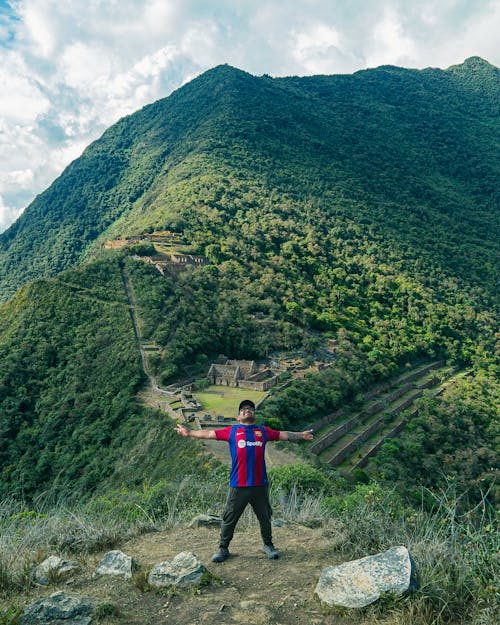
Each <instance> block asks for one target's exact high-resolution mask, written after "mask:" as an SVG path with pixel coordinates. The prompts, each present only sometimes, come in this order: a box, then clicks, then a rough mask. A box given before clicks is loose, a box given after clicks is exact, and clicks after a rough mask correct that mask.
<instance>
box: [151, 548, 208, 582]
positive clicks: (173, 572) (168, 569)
mask: <svg viewBox="0 0 500 625" xmlns="http://www.w3.org/2000/svg"><path fill="white" fill-rule="evenodd" d="M206 570H207V569H206V567H205V565H204V564H203V563H202V562H201V561H200V560H198V558H197V557H196V556H195V554H194V553H191V552H189V551H183V552H182V553H178V554H177V555H176V556H175V558H174V559H173V560H167V561H166V562H160V563H159V564H155V565H154V566H153V568H152V569H151V572H150V573H149V577H148V582H149V584H150V585H151V586H156V587H161V588H165V587H170V586H177V587H179V588H185V587H187V586H193V585H196V584H199V583H200V581H201V578H202V576H203V573H205V572H206Z"/></svg>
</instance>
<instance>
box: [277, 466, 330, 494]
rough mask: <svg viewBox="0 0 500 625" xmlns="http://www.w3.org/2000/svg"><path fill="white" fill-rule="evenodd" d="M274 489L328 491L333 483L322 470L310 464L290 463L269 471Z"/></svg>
mask: <svg viewBox="0 0 500 625" xmlns="http://www.w3.org/2000/svg"><path fill="white" fill-rule="evenodd" d="M268 474H269V479H270V482H271V483H272V486H273V488H274V489H281V490H284V491H288V492H289V491H291V490H292V489H293V488H295V489H297V491H299V492H308V491H327V490H328V489H329V488H330V487H331V484H330V482H329V481H328V479H327V477H326V476H325V475H324V473H323V472H322V471H320V470H319V469H316V468H314V467H312V466H310V465H308V464H289V465H284V466H281V467H272V468H270V469H269V471H268Z"/></svg>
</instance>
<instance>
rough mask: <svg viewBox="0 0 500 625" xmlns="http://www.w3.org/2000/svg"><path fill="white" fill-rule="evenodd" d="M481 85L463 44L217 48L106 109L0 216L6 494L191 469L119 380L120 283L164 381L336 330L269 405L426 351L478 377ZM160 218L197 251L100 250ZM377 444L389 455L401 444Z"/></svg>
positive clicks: (127, 382) (489, 74)
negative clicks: (142, 94)
mask: <svg viewBox="0 0 500 625" xmlns="http://www.w3.org/2000/svg"><path fill="white" fill-rule="evenodd" d="M497 102H498V69H497V68H495V67H493V66H491V65H489V64H488V63H487V62H485V61H483V60H481V59H478V58H473V59H469V60H467V61H466V62H465V63H464V64H462V65H459V66H454V67H452V68H449V69H448V70H446V71H442V70H437V69H428V70H423V71H416V70H406V69H401V68H396V67H381V68H377V69H374V70H367V71H363V72H357V73H356V74H354V75H352V76H316V77H310V78H279V79H273V78H270V77H268V76H263V77H254V76H251V75H249V74H246V73H245V72H242V71H240V70H236V69H234V68H232V67H229V66H220V67H217V68H215V69H213V70H211V71H209V72H206V73H205V74H203V75H202V76H200V77H199V78H197V79H195V80H194V81H192V82H191V83H189V84H187V85H185V86H184V87H182V88H181V89H179V90H178V91H177V92H175V93H174V94H172V95H171V96H170V97H169V98H166V99H164V100H161V101H159V102H156V103H154V104H152V105H150V106H148V107H145V108H144V109H142V110H141V111H139V112H137V113H135V114H134V115H131V116H129V117H127V118H124V119H123V120H121V121H120V122H118V123H117V124H115V125H114V126H113V127H111V128H110V129H109V130H108V131H107V132H106V133H105V134H104V135H103V137H102V138H101V139H100V140H98V141H96V142H95V143H94V144H92V145H91V146H90V147H89V148H88V149H87V150H86V151H85V153H84V154H83V155H82V157H81V158H80V159H77V160H76V161H75V162H74V163H72V164H71V165H70V166H69V167H68V168H67V169H66V170H65V171H64V172H63V174H62V175H61V176H60V178H59V179H58V180H57V181H56V182H54V184H53V185H52V186H51V187H50V188H49V189H47V190H46V191H45V192H44V193H42V194H41V195H40V196H39V197H38V198H37V199H36V200H35V201H34V202H33V203H32V205H31V206H30V207H28V208H27V209H26V211H25V213H24V214H23V215H22V216H21V218H20V219H19V220H18V221H17V222H16V223H15V224H14V225H13V226H12V227H11V228H10V229H9V230H8V231H6V232H5V233H4V234H3V235H1V237H0V268H1V280H2V291H1V292H2V297H3V298H4V299H6V300H7V298H9V297H11V296H12V297H11V299H9V300H8V301H6V302H5V303H4V304H3V305H2V308H1V313H0V361H1V362H2V368H1V369H0V432H1V434H2V436H1V437H0V472H1V475H2V481H1V486H0V488H1V490H2V492H4V493H12V492H15V493H17V494H24V495H25V496H34V495H35V494H36V493H37V492H40V490H42V489H43V488H45V487H46V486H47V485H48V484H53V483H54V481H57V480H58V481H59V482H60V483H61V484H62V485H63V486H62V487H64V488H67V489H73V490H74V489H80V490H81V491H82V492H85V491H87V492H88V491H89V490H90V489H92V488H94V487H95V486H96V485H98V484H100V483H102V482H103V480H110V481H112V482H113V483H115V484H117V483H120V482H121V481H127V482H132V483H140V482H141V480H143V479H145V477H146V476H148V477H151V475H152V476H153V477H154V476H156V475H166V476H169V477H172V476H173V475H174V474H175V475H176V479H177V478H178V477H179V475H181V474H182V472H183V471H184V472H190V471H196V470H200V471H206V467H205V468H203V467H201V464H202V463H203V461H202V460H201V459H200V460H199V463H201V464H200V467H199V468H198V469H197V465H196V462H191V458H187V457H184V456H182V449H181V448H179V447H178V446H175V445H174V444H173V443H172V441H171V436H172V434H168V427H169V426H167V425H166V422H165V416H164V415H159V414H157V413H155V412H154V411H152V410H151V409H148V408H146V407H144V406H142V405H138V404H137V402H136V393H137V391H138V389H140V388H141V385H142V384H143V383H144V381H145V376H144V372H143V371H142V369H141V362H140V353H139V349H138V345H137V337H136V336H135V334H134V327H133V324H132V320H131V317H130V306H131V302H130V299H129V295H130V294H129V293H128V292H127V288H126V284H129V285H130V292H131V293H132V295H133V298H134V306H135V307H136V309H137V312H138V315H139V317H140V332H141V337H140V339H141V340H144V341H150V342H151V343H152V344H154V345H155V346H156V347H157V351H156V353H155V355H154V357H152V358H151V359H150V366H151V367H152V369H153V372H152V373H153V374H154V375H155V376H156V377H157V379H158V381H159V382H160V383H161V384H168V383H170V382H173V381H175V380H178V379H182V378H184V377H186V376H187V375H190V374H191V373H193V372H197V373H202V372H203V371H205V373H206V368H207V365H208V363H209V362H210V359H211V358H213V357H215V356H217V355H218V354H225V355H226V356H228V357H230V358H231V357H232V358H255V359H264V358H268V357H271V356H276V355H279V354H286V353H291V352H293V351H294V350H301V351H302V352H303V353H306V354H309V356H310V358H311V359H314V358H315V356H316V355H317V353H318V352H320V351H321V349H322V347H323V346H324V344H325V342H326V341H332V342H333V345H334V349H335V365H334V366H332V367H330V368H328V369H326V370H325V371H323V372H320V373H318V374H316V375H312V376H310V377H309V378H308V379H306V380H302V381H296V382H294V383H293V384H292V385H291V386H290V387H288V388H287V389H285V390H284V391H283V392H282V393H281V394H277V395H276V396H274V397H273V398H272V399H271V400H269V402H268V403H267V404H264V408H263V411H264V412H263V414H264V416H265V418H266V419H268V420H273V421H272V423H274V424H276V425H280V426H286V427H288V426H293V425H294V424H298V423H301V424H302V423H307V422H310V421H312V420H314V419H316V418H318V417H320V416H321V415H323V414H325V413H327V412H328V411H331V410H334V409H336V408H338V407H339V406H341V405H342V404H343V403H344V402H349V401H355V399H356V396H357V395H358V394H359V393H361V392H362V391H363V389H364V388H366V386H367V385H370V384H376V383H377V382H378V381H380V380H382V379H384V378H387V377H388V376H390V375H393V374H396V372H397V371H398V370H400V369H401V368H404V366H405V365H406V364H411V363H415V362H419V361H424V360H426V359H430V358H437V357H439V358H442V359H444V360H446V361H448V362H449V363H450V364H452V365H455V366H459V367H472V369H473V371H474V373H475V375H476V376H477V377H478V379H479V378H480V382H477V384H478V385H479V386H481V385H484V386H485V387H486V386H487V387H488V389H490V388H492V387H493V385H494V372H495V366H496V363H495V361H494V341H495V332H496V329H497V321H496V308H495V299H496V276H497V275H498V221H497V220H498V213H497V211H496V209H497V207H498V190H497V189H498V185H497V180H498V173H499V165H498V151H497V144H498V123H499V122H498V111H497ZM156 230H168V231H173V232H175V233H177V234H178V237H179V238H182V239H183V240H184V241H185V242H186V245H185V246H184V248H183V250H184V251H185V252H191V253H194V254H198V255H201V256H203V257H204V258H205V259H206V260H207V262H206V264H203V265H202V266H199V267H196V268H194V269H192V270H187V271H184V272H180V273H178V272H172V273H168V272H167V274H166V275H161V274H160V273H159V272H158V271H157V270H156V269H155V268H154V267H153V266H151V265H147V264H146V263H141V262H139V261H137V260H135V259H134V256H133V254H134V248H130V249H128V248H125V249H122V250H108V249H104V245H105V242H106V241H108V240H109V239H112V238H116V237H120V236H122V237H123V236H129V235H133V234H141V233H146V232H152V231H156ZM135 251H138V249H137V248H136V249H135ZM147 251H148V250H147V249H146V250H145V249H143V250H142V253H145V252H147ZM149 252H151V249H149ZM34 279H35V281H33V280H34ZM27 282H28V284H25V286H23V287H22V288H20V289H19V290H17V289H18V287H19V286H20V285H22V284H23V283H27ZM471 395H472V397H473V398H474V397H475V398H476V399H477V401H484V406H480V407H479V408H478V410H479V412H478V414H480V415H482V418H483V421H484V427H483V426H481V428H478V429H477V436H475V435H474V432H472V430H471V440H472V443H471V441H468V442H469V444H471V445H472V448H482V447H486V448H487V449H490V446H492V445H493V442H492V441H493V438H492V437H493V427H490V425H491V424H492V422H493V419H494V410H493V409H492V405H494V401H493V399H492V398H493V397H494V395H493V393H489V392H488V393H486V395H485V396H486V398H487V399H480V393H472V394H471ZM462 399H463V398H462ZM473 401H475V400H473ZM464 402H465V400H464ZM464 405H466V402H465V403H464ZM464 410H465V408H464ZM429 413H430V409H429ZM270 422H271V421H270ZM415 432H416V430H415ZM418 436H420V435H419V434H418V432H417V438H418ZM458 443H459V445H461V446H463V444H464V441H463V440H462V439H460V440H458V438H457V444H458ZM447 444H448V445H450V447H451V449H452V448H453V442H450V441H447ZM436 445H439V442H436ZM474 446H476V447H474ZM190 453H191V452H190ZM421 453H422V454H423V453H426V452H425V450H422V452H421ZM429 453H431V450H429ZM391 454H392V456H391ZM398 454H400V455H401V456H403V457H402V458H399V459H398ZM192 457H193V459H194V458H196V455H193V456H192ZM485 457H486V458H487V459H488V462H490V460H489V459H490V458H492V457H493V456H491V455H490V453H489V451H488V453H487V454H486V456H485ZM382 458H383V460H384V462H385V463H386V467H385V469H384V474H385V475H389V473H390V471H388V470H387V464H388V463H390V458H392V459H395V461H399V462H401V463H403V462H404V453H403V452H402V451H401V450H400V449H396V450H395V449H393V450H392V451H391V450H389V451H387V453H386V454H385V455H384V456H383V457H382ZM485 462H486V461H485ZM459 464H460V463H459V461H457V462H456V463H455V465H454V469H453V470H454V471H459V469H460V467H459ZM407 470H408V472H411V468H408V469H407ZM488 470H489V467H487V468H485V466H483V465H481V466H479V465H478V466H477V468H474V469H471V480H479V479H482V478H481V476H483V475H486V474H487V473H488ZM402 471H403V469H402ZM393 474H394V476H397V475H402V473H399V474H398V473H397V471H394V473H393ZM436 479H437V477H436Z"/></svg>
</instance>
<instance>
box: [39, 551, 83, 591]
mask: <svg viewBox="0 0 500 625" xmlns="http://www.w3.org/2000/svg"><path fill="white" fill-rule="evenodd" d="M79 568H80V565H79V564H78V562H71V561H70V560H63V559H62V558H60V557H59V556H49V557H48V558H47V559H45V560H44V561H43V562H42V563H41V564H39V565H38V566H37V567H36V569H35V581H36V582H37V583H38V584H41V585H42V586H48V585H49V584H50V582H58V581H66V580H68V579H69V578H70V577H71V576H72V575H73V573H75V572H76V571H78V569H79Z"/></svg>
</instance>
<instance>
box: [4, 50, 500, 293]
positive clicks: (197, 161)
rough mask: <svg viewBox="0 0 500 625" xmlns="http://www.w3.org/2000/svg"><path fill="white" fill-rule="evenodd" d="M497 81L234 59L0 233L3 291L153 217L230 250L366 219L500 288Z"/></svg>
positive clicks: (219, 254)
mask: <svg viewBox="0 0 500 625" xmlns="http://www.w3.org/2000/svg"><path fill="white" fill-rule="evenodd" d="M498 87H499V71H498V69H497V68H496V67H493V66H491V65H489V64H488V63H487V62H486V61H483V60H482V59H479V58H471V59H468V60H467V61H465V62H464V63H463V64H462V65H458V66H454V67H451V68H449V69H448V70H445V71H443V70H438V69H427V70H423V71H417V70H407V69H402V68H397V67H390V66H385V67H380V68H377V69H373V70H366V71H361V72H357V73H355V74H353V75H345V76H344V75H342V76H314V77H308V78H277V79H273V78H270V77H269V76H262V77H255V76H251V75H250V74H247V73H245V72H242V71H240V70H237V69H234V68H232V67H229V66H219V67H217V68H215V69H213V70H211V71H208V72H206V73H205V74H203V75H202V76H200V77H198V78H196V79H195V80H193V81H192V82H191V83H189V84H187V85H185V86H184V87H182V88H181V89H179V90H178V91H176V92H175V93H173V94H172V95H171V96H170V97H168V98H165V99H163V100H160V101H158V102H155V103H154V104H152V105H150V106H146V107H145V108H143V109H142V110H140V111H138V112H137V113H135V114H133V115H130V116H128V117H126V118H124V119H122V120H120V121H119V122H118V123H117V124H115V125H114V126H112V127H111V128H110V129H109V130H108V131H106V132H105V133H104V135H103V136H102V138H101V139H99V140H98V141H96V142H95V143H93V144H92V145H91V146H89V148H87V150H86V151H85V152H84V154H83V155H82V156H81V157H80V158H79V159H77V160H76V161H74V162H73V163H72V164H71V165H70V166H69V167H68V168H67V169H66V170H65V171H64V172H63V174H62V175H61V176H60V178H59V179H58V180H56V181H55V182H54V184H53V185H51V187H49V188H48V189H47V190H46V191H45V192H44V193H42V194H41V195H40V196H39V197H37V198H36V199H35V201H34V202H33V203H32V204H31V205H30V206H29V207H28V208H27V210H26V211H25V212H24V213H23V215H22V216H21V218H20V219H19V220H18V221H17V222H16V223H15V224H14V225H13V226H12V227H11V228H10V229H9V230H7V231H6V232H5V233H3V234H2V235H1V236H0V276H1V283H0V286H1V288H0V292H1V294H2V295H1V297H2V299H6V298H8V297H9V296H11V295H13V293H14V292H15V290H16V289H17V288H18V287H19V286H21V284H23V283H25V282H26V281H29V280H32V279H34V278H38V277H46V276H50V275H54V274H56V273H58V272H59V271H61V270H62V269H65V268H67V267H71V266H72V265H74V264H75V263H78V262H80V261H81V260H82V259H83V258H84V257H85V256H86V255H87V254H88V253H89V251H90V250H91V248H92V247H95V242H96V239H98V238H99V237H101V236H105V237H109V236H111V234H113V235H114V234H117V233H119V234H126V233H130V232H141V231H143V230H145V229H148V228H151V227H153V228H158V227H160V228H167V229H176V230H182V231H183V232H184V233H185V235H186V236H187V238H188V239H189V240H190V241H191V242H192V244H193V248H195V249H197V250H198V251H202V252H206V253H208V254H209V255H210V256H211V257H213V258H215V259H216V260H222V259H228V258H231V257H233V256H237V255H239V254H240V253H241V251H242V250H247V249H248V247H249V244H250V247H251V248H252V249H255V250H256V251H255V252H252V254H253V255H255V254H257V255H261V254H262V255H276V254H277V253H278V255H280V252H281V247H280V246H281V245H282V244H283V243H285V242H288V243H289V244H290V246H293V245H294V238H295V237H299V238H300V239H301V240H302V239H305V237H306V235H307V236H308V241H311V243H310V244H311V245H313V243H314V240H315V238H318V237H319V238H320V243H319V245H320V246H322V245H321V240H322V238H323V237H324V235H325V232H326V233H331V235H332V236H333V237H336V236H337V238H339V239H340V240H345V239H349V237H350V233H351V234H353V235H354V236H355V237H356V239H359V238H360V237H361V238H364V239H367V240H370V241H372V244H373V245H377V244H378V241H379V239H383V240H384V241H387V242H390V247H391V248H393V247H395V253H396V255H397V256H398V257H405V258H406V257H409V258H410V259H415V258H418V260H419V263H420V264H422V265H423V267H424V270H425V271H426V272H433V271H437V270H443V271H445V272H446V274H447V275H449V276H450V277H451V278H459V279H460V280H464V281H468V282H469V284H471V283H479V284H481V285H482V286H485V287H489V288H490V289H493V288H494V279H495V278H494V274H495V269H496V265H495V258H496V257H495V256H494V244H495V242H496V240H497V238H496V237H497V235H498V228H497V226H498V224H497V221H496V217H497V216H496V213H495V208H496V207H497V206H498V185H497V180H498V174H499V165H498V124H499V122H498ZM353 229H354V231H352V230H353ZM326 247H328V245H327V246H326ZM207 248H208V250H207ZM245 253H246V254H250V252H248V251H245Z"/></svg>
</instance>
